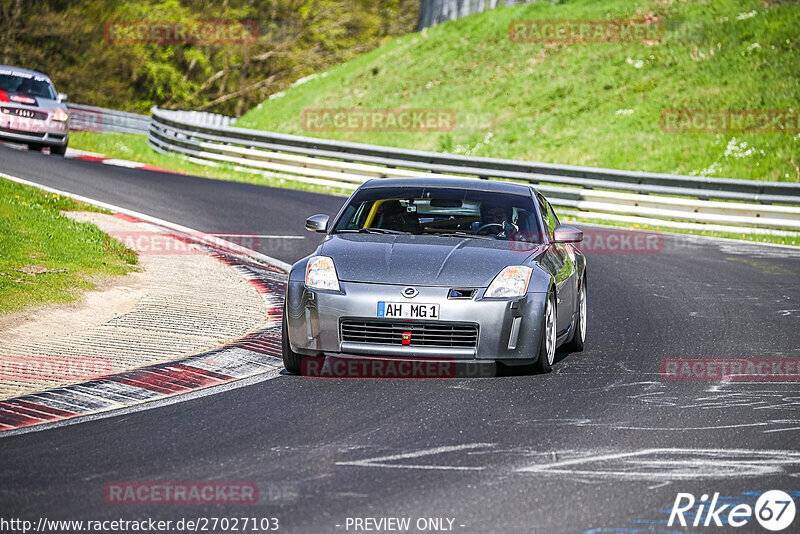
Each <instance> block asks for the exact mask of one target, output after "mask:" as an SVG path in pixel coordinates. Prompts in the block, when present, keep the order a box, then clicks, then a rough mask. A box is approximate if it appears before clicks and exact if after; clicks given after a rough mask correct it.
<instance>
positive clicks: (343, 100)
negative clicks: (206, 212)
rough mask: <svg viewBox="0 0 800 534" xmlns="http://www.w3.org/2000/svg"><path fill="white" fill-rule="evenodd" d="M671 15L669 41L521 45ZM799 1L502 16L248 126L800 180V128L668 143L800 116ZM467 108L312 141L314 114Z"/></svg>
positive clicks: (621, 5) (451, 28)
mask: <svg viewBox="0 0 800 534" xmlns="http://www.w3.org/2000/svg"><path fill="white" fill-rule="evenodd" d="M645 17H650V18H652V17H657V18H658V21H659V22H660V23H661V24H662V26H663V28H664V37H663V39H661V40H660V41H659V42H657V43H654V44H645V43H641V42H624V43H619V42H617V43H589V42H587V43H572V44H568V43H549V44H540V43H536V44H534V43H518V42H512V41H511V39H510V38H509V33H508V31H509V25H510V23H511V22H512V21H514V20H519V19H570V20H576V19H580V20H586V19H607V20H621V19H642V18H645ZM798 30H800V9H798V7H797V5H796V3H794V2H780V3H779V2H764V1H762V0H755V1H734V0H712V1H710V2H676V1H646V0H607V1H603V2H597V1H594V0H575V1H570V2H562V3H559V4H553V3H550V2H537V3H534V4H528V5H523V6H515V7H506V8H499V9H496V10H493V11H489V12H486V13H482V14H479V15H474V16H470V17H467V18H464V19H461V20H458V21H454V22H450V23H447V24H443V25H441V26H438V27H435V28H431V29H428V30H427V31H425V32H422V33H415V34H411V35H407V36H404V37H402V38H399V39H394V40H392V41H389V42H388V43H386V44H385V45H384V46H382V47H380V48H378V49H376V50H374V51H372V52H370V53H368V54H366V55H364V56H362V57H360V58H358V59H355V60H353V61H350V62H348V63H345V64H343V65H340V66H338V67H336V68H334V69H331V70H330V71H328V72H327V73H324V75H321V76H317V77H315V78H313V79H311V80H309V81H307V82H306V83H303V84H299V85H297V86H295V87H293V88H291V89H289V90H288V91H286V93H285V94H283V95H281V96H278V97H273V98H272V99H270V100H268V101H266V102H264V103H262V104H261V105H259V106H258V107H257V108H255V109H252V110H251V111H250V112H248V113H247V114H246V115H244V116H243V117H242V118H241V119H240V120H239V121H238V124H237V125H238V126H244V127H249V128H257V129H264V130H272V131H280V132H287V133H295V134H301V135H311V136H316V137H329V138H334V139H343V140H350V141H358V142H366V143H375V144H381V145H391V146H399V147H407V148H419V149H425V150H435V151H443V152H450V153H457V154H468V155H474V156H489V157H502V158H514V159H522V160H530V161H544V162H554V163H566V164H575V165H591V166H599V167H609V168H617V169H632V170H644V171H653V172H670V173H679V174H691V175H705V176H720V177H730V178H749V179H763V180H779V181H800V167H799V166H800V133H797V132H796V131H795V132H791V133H763V132H747V133H667V132H664V131H662V129H661V126H660V117H661V112H662V111H663V110H666V109H707V110H721V109H722V110H738V109H749V110H752V109H759V110H783V109H795V110H797V109H798V107H800V98H799V97H800V49H799V47H798V44H799V43H798V41H800V33H798ZM401 107H402V108H436V109H446V110H452V112H453V113H454V114H455V117H456V121H457V122H456V127H455V128H454V129H453V130H452V131H450V132H427V133H425V132H322V133H320V132H310V131H308V130H306V129H304V128H303V126H302V125H301V115H302V112H303V110H304V109H308V108H358V109H365V110H370V109H382V108H401Z"/></svg>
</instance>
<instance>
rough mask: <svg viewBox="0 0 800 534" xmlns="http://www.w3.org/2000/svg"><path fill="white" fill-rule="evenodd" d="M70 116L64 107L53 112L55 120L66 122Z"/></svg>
mask: <svg viewBox="0 0 800 534" xmlns="http://www.w3.org/2000/svg"><path fill="white" fill-rule="evenodd" d="M68 118H69V115H68V114H67V113H66V112H65V111H64V110H63V109H57V110H56V111H55V113H53V120H54V121H58V122H64V121H66V120H67V119H68Z"/></svg>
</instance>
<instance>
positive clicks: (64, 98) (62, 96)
mask: <svg viewBox="0 0 800 534" xmlns="http://www.w3.org/2000/svg"><path fill="white" fill-rule="evenodd" d="M56 100H57V101H59V102H66V101H67V95H66V94H64V93H58V95H56Z"/></svg>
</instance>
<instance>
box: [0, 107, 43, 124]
mask: <svg viewBox="0 0 800 534" xmlns="http://www.w3.org/2000/svg"><path fill="white" fill-rule="evenodd" d="M2 112H3V113H4V114H6V115H16V116H17V117H26V118H28V119H38V120H40V121H43V120H47V113H45V112H43V111H33V110H32V109H22V108H3V109H2Z"/></svg>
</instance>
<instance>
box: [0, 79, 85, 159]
mask: <svg viewBox="0 0 800 534" xmlns="http://www.w3.org/2000/svg"><path fill="white" fill-rule="evenodd" d="M66 100H67V95H65V94H63V93H58V92H56V88H55V86H54V85H53V82H52V81H50V78H48V77H47V76H45V75H44V74H42V73H41V72H36V71H32V70H28V69H22V68H18V67H9V66H6V65H0V141H10V142H12V143H20V144H26V145H28V149H29V150H37V151H38V150H42V148H44V147H49V148H50V153H51V154H58V155H60V156H63V155H64V154H65V153H66V151H67V144H68V143H69V110H68V109H67V106H66V105H65V104H64V102H65V101H66Z"/></svg>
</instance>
